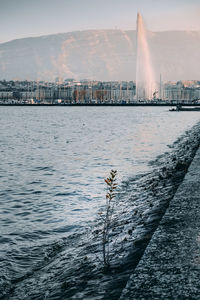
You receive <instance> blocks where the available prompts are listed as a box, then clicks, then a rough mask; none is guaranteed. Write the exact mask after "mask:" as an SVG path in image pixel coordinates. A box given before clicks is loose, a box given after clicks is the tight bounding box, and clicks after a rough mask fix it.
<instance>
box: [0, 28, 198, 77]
mask: <svg viewBox="0 0 200 300" xmlns="http://www.w3.org/2000/svg"><path fill="white" fill-rule="evenodd" d="M148 39H149V47H150V51H151V56H152V62H153V66H154V68H155V74H156V78H157V80H159V76H160V73H161V74H162V78H163V80H165V81H166V80H172V81H175V80H181V79H182V80H184V79H191V80H192V79H198V80H199V79H200V71H199V70H200V59H199V50H200V31H167V32H149V37H148ZM135 70H136V32H135V31H133V30H129V31H122V30H117V29H116V30H87V31H75V32H69V33H62V34H54V35H48V36H41V37H34V38H24V39H18V40H13V41H10V42H7V43H3V44H0V79H6V80H10V79H15V80H16V79H18V80H24V79H27V80H55V78H56V77H58V76H59V77H62V78H76V79H84V78H87V79H97V80H105V81H106V80H135Z"/></svg>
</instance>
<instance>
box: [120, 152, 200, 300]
mask: <svg viewBox="0 0 200 300" xmlns="http://www.w3.org/2000/svg"><path fill="white" fill-rule="evenodd" d="M129 299H131V300H134V299H137V300H139V299H149V300H151V299H153V300H156V299H159V300H160V299H165V300H166V299H195V300H196V299H200V149H198V150H197V152H196V155H195V157H194V159H193V162H192V163H191V165H190V167H189V169H188V172H187V174H186V176H185V178H184V180H183V182H182V184H181V185H180V186H179V188H178V190H177V192H176V194H175V196H174V198H173V199H172V200H171V201H170V205H169V207H168V209H167V211H166V213H165V215H164V216H163V218H162V220H161V223H160V225H159V226H158V228H157V230H156V231H155V233H154V235H153V237H152V239H151V241H150V243H149V245H148V247H147V248H146V251H145V253H144V255H143V257H142V259H141V260H140V262H139V264H138V265H137V267H136V269H135V270H134V272H133V274H132V275H131V277H130V278H129V280H128V282H127V285H126V288H125V289H124V290H123V292H122V295H121V297H120V300H129Z"/></svg>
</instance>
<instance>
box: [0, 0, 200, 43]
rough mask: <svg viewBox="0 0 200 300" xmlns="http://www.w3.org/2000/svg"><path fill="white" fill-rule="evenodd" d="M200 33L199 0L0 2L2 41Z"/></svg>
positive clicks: (1, 0)
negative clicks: (127, 32) (139, 25)
mask: <svg viewBox="0 0 200 300" xmlns="http://www.w3.org/2000/svg"><path fill="white" fill-rule="evenodd" d="M138 11H140V12H141V13H142V15H143V17H144V19H145V22H146V25H147V27H148V29H150V30H152V31H163V30H200V0H0V42H5V41H9V40H12V39H16V38H22V37H28V36H38V35H45V34H51V33H59V32H68V31H74V30H86V29H101V28H102V29H104V28H120V29H135V27H136V25H135V24H136V15H137V12H138Z"/></svg>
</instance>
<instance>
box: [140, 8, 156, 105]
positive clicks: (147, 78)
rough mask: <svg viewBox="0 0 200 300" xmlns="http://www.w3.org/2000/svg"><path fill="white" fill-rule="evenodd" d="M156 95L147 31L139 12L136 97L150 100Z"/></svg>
mask: <svg viewBox="0 0 200 300" xmlns="http://www.w3.org/2000/svg"><path fill="white" fill-rule="evenodd" d="M155 95H156V81H155V77H154V72H153V67H152V63H151V56H150V51H149V45H148V42H147V31H146V29H145V26H144V23H143V20H142V16H141V14H140V13H138V14H137V61H136V98H137V100H140V99H143V100H144V99H146V100H150V99H152V98H153V97H155Z"/></svg>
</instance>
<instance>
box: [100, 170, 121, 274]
mask: <svg viewBox="0 0 200 300" xmlns="http://www.w3.org/2000/svg"><path fill="white" fill-rule="evenodd" d="M116 176H117V171H116V170H111V171H110V174H109V176H108V177H107V178H105V179H104V180H105V183H106V185H107V192H106V209H105V213H104V214H103V213H100V215H101V217H102V219H103V230H102V249H103V263H104V267H105V268H109V267H110V230H111V227H112V217H113V212H114V204H115V203H114V198H115V196H116V194H115V190H116V188H117V183H116Z"/></svg>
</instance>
